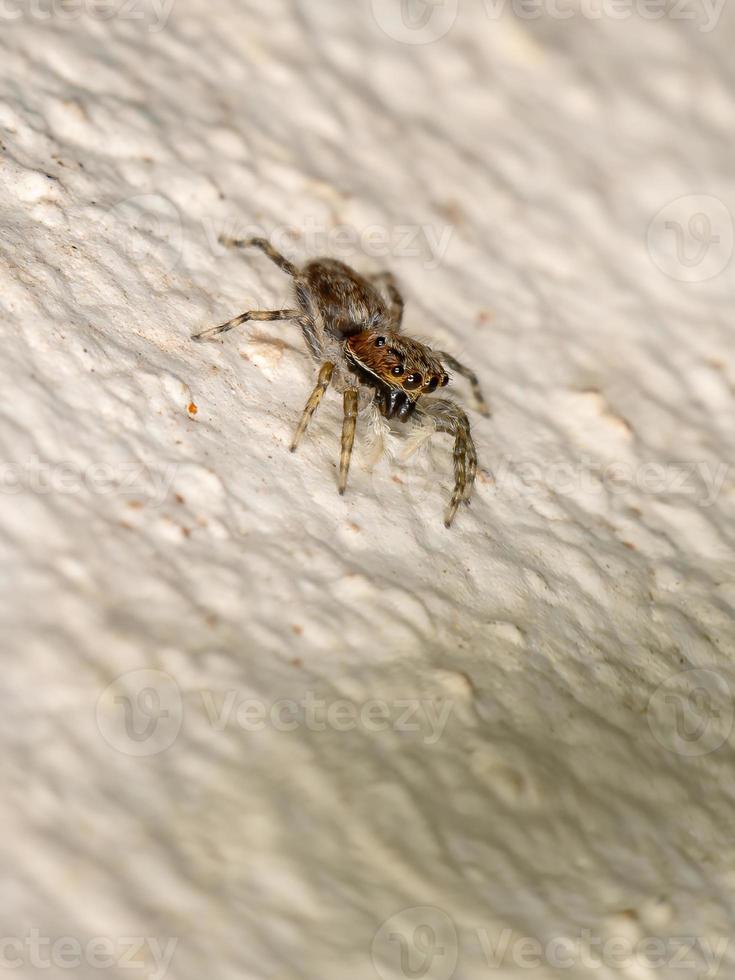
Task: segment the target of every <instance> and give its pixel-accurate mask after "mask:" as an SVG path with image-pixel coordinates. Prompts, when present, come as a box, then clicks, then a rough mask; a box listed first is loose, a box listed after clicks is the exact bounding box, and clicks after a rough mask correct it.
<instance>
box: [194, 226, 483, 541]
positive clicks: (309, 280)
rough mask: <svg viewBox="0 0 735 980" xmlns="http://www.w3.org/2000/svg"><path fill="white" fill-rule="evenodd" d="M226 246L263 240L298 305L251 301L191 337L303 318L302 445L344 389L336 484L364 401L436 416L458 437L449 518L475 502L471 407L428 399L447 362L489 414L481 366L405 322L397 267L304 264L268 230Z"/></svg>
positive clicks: (396, 413)
mask: <svg viewBox="0 0 735 980" xmlns="http://www.w3.org/2000/svg"><path fill="white" fill-rule="evenodd" d="M223 241H224V243H225V244H227V245H232V246H237V247H243V246H247V245H254V246H256V247H257V248H260V249H262V251H263V252H265V254H266V255H267V256H268V257H269V258H270V259H272V260H273V262H275V263H276V265H278V266H279V267H280V268H281V269H283V271H284V272H286V273H288V275H290V276H291V277H292V279H293V282H294V289H295V295H296V302H297V304H298V306H297V307H294V308H292V309H285V310H250V311H248V312H247V313H241V314H240V315H239V316H236V317H234V319H232V320H228V321H227V323H223V324H221V325H220V326H218V327H212V328H210V329H209V330H204V331H202V332H201V333H198V334H194V338H193V339H194V340H202V339H203V338H205V337H213V336H216V335H217V334H221V333H226V332H227V331H228V330H232V328H233V327H237V326H239V325H240V324H241V323H245V322H247V321H249V320H261V321H262V320H296V321H297V322H298V323H299V325H300V327H301V330H302V332H303V335H304V340H305V342H306V345H307V347H308V348H309V351H310V353H311V355H312V357H313V358H314V360H315V361H316V362H317V363H318V364H320V369H319V376H318V379H317V383H316V387H315V388H314V390H313V391H312V393H311V395H310V397H309V400H308V402H307V403H306V408H305V409H304V412H303V414H302V416H301V421H300V422H299V424H298V427H297V429H296V434H295V435H294V438H293V442H292V444H291V450H292V451H293V450H295V449H296V447H297V446H298V444H299V441H300V439H301V437H302V436H303V434H304V432H305V431H306V427H307V425H308V424H309V420H310V419H311V417H312V415H313V414H314V412H315V411H316V409H317V406H318V405H319V402H320V401H321V400H322V397H323V395H324V392H325V391H326V390H327V388H328V387H329V385H330V384H331V385H332V386H333V387H335V388H336V389H337V390H338V391H341V392H343V395H344V422H343V425H342V451H341V454H340V463H339V492H340V493H344V491H345V487H346V486H347V473H348V471H349V466H350V458H351V456H352V446H353V443H354V441H355V428H356V425H357V416H358V410H361V411H362V410H363V409H364V410H365V411H366V412H367V411H372V412H373V413H374V412H376V411H377V412H378V413H379V414H380V415H382V416H383V417H384V418H387V419H397V420H399V421H400V422H408V421H409V420H414V421H418V422H419V423H420V424H428V425H433V427H434V428H435V429H436V431H438V432H446V433H449V434H450V435H452V436H453V437H454V491H453V493H452V497H451V500H450V502H449V505H448V507H447V510H446V513H445V516H444V523H445V524H446V526H447V527H449V525H450V524H451V523H452V520H453V518H454V515H455V514H456V512H457V508H458V507H459V505H460V504H461V503H469V500H470V495H471V493H472V487H473V484H474V481H475V475H476V473H477V454H476V452H475V444H474V442H473V441H472V435H471V433H470V423H469V419H468V418H467V415H466V414H465V412H464V411H463V410H462V408H460V406H459V405H457V404H456V402H453V401H451V400H450V399H449V398H445V397H441V398H428V397H426V396H428V395H431V394H432V392H435V391H436V390H437V389H438V388H445V387H446V386H447V384H449V375H448V374H447V370H446V368H445V365H446V366H447V367H449V368H450V369H451V370H453V371H456V372H457V373H458V374H461V375H463V376H464V377H465V378H467V380H468V381H469V382H470V384H471V385H472V389H473V391H474V395H475V399H476V401H477V407H478V409H479V411H480V412H482V414H483V415H489V414H490V413H489V412H488V409H487V405H486V404H485V400H484V398H483V397H482V392H481V390H480V385H479V382H478V380H477V377H476V376H475V374H474V372H473V371H471V370H470V369H469V368H466V367H465V366H464V365H462V364H460V363H459V361H457V360H456V359H455V358H454V357H452V356H451V354H447V353H446V352H443V351H434V350H431V348H429V347H427V346H426V345H425V344H421V343H419V341H417V340H412V339H411V338H410V337H407V336H406V335H405V334H402V333H401V332H400V331H401V322H402V319H403V298H402V296H401V294H400V293H399V292H398V289H397V287H396V284H395V282H394V280H393V277H392V276H391V275H390V273H381V274H379V275H377V276H372V277H369V278H366V277H363V276H360V275H358V273H356V272H355V271H354V270H353V269H351V268H350V267H349V266H347V265H345V264H344V263H343V262H338V261H337V260H335V259H315V260H313V261H311V262H308V263H307V264H306V265H304V266H303V267H301V268H297V267H296V266H295V265H294V264H293V263H292V262H289V261H288V259H286V258H284V256H282V255H281V254H280V253H279V252H277V251H276V250H275V249H274V248H273V246H272V245H271V244H270V242H268V241H266V240H265V239H263V238H253V239H250V240H241V239H227V240H224V239H223Z"/></svg>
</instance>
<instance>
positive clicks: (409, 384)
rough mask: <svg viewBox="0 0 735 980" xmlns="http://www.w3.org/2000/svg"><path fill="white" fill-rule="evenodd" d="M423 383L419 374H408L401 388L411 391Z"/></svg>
mask: <svg viewBox="0 0 735 980" xmlns="http://www.w3.org/2000/svg"><path fill="white" fill-rule="evenodd" d="M423 383H424V379H423V378H422V377H421V375H420V374H409V376H408V377H407V378H406V380H405V381H404V382H403V387H404V388H408V390H409V391H413V389H414V388H420V387H421V385H422V384H423Z"/></svg>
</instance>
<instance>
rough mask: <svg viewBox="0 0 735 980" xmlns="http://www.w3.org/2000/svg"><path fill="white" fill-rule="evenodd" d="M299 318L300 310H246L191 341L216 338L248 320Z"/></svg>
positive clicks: (196, 335) (193, 337)
mask: <svg viewBox="0 0 735 980" xmlns="http://www.w3.org/2000/svg"><path fill="white" fill-rule="evenodd" d="M300 316H301V310H248V311H247V313H240V314H239V315H238V316H235V317H233V318H232V319H231V320H228V321H227V323H221V324H220V325H219V326H218V327H209V328H208V329H207V330H202V331H200V332H199V333H194V334H192V335H191V339H192V340H204V339H205V338H207V337H216V336H217V335H218V334H221V333H227V331H228V330H232V328H233V327H239V326H240V324H241V323H247V322H248V320H260V321H264V320H295V319H296V318H297V317H300Z"/></svg>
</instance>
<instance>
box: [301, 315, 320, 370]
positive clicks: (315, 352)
mask: <svg viewBox="0 0 735 980" xmlns="http://www.w3.org/2000/svg"><path fill="white" fill-rule="evenodd" d="M299 326H300V327H301V333H302V334H303V337H304V342H305V344H306V346H307V347H308V348H309V353H310V354H311V356H312V357H313V358H314V360H315V361H320V360H321V359H322V356H323V353H324V352H323V350H322V343H321V341H320V339H319V334H318V332H317V329H316V326H315V324H314V321H313V320H312V319H311V317H309V316H303V315H301V316H300V317H299Z"/></svg>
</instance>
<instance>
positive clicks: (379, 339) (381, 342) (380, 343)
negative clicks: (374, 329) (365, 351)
mask: <svg viewBox="0 0 735 980" xmlns="http://www.w3.org/2000/svg"><path fill="white" fill-rule="evenodd" d="M375 346H376V347H385V337H377V338H376V340H375Z"/></svg>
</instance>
